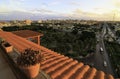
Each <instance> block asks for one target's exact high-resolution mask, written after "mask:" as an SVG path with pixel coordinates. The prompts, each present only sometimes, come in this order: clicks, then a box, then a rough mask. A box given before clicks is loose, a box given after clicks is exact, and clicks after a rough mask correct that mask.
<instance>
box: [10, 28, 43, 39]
mask: <svg viewBox="0 0 120 79" xmlns="http://www.w3.org/2000/svg"><path fill="white" fill-rule="evenodd" d="M12 33H13V34H16V35H18V36H20V37H23V38H30V37H35V36H43V34H41V33H39V32H35V31H32V30H19V31H13V32H12Z"/></svg>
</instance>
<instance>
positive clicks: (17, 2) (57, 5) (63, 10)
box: [0, 0, 120, 21]
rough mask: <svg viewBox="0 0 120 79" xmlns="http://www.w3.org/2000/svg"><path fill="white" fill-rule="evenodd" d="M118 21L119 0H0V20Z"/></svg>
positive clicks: (119, 15)
mask: <svg viewBox="0 0 120 79" xmlns="http://www.w3.org/2000/svg"><path fill="white" fill-rule="evenodd" d="M24 19H31V20H40V19H84V20H116V21H120V0H0V20H24Z"/></svg>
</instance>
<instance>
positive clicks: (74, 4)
mask: <svg viewBox="0 0 120 79" xmlns="http://www.w3.org/2000/svg"><path fill="white" fill-rule="evenodd" d="M69 4H70V5H73V6H80V3H78V2H75V1H72V2H70V3H69Z"/></svg>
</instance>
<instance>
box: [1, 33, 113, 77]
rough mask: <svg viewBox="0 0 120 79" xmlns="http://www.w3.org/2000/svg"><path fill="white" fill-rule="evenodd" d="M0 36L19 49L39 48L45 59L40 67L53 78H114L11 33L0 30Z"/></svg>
mask: <svg viewBox="0 0 120 79" xmlns="http://www.w3.org/2000/svg"><path fill="white" fill-rule="evenodd" d="M0 37H2V38H4V39H5V40H6V41H8V42H9V43H10V44H11V45H13V46H14V48H16V49H17V50H19V51H23V50H24V49H26V48H31V47H32V49H34V50H41V51H42V54H44V55H45V56H46V60H45V61H44V62H42V64H41V69H42V70H43V71H45V72H46V73H47V74H49V75H50V77H51V78H53V79H114V78H113V76H112V75H109V74H105V73H104V72H102V71H98V70H96V69H95V68H90V67H89V66H88V65H84V64H83V63H81V62H80V63H79V62H78V61H76V60H73V59H72V58H68V57H66V56H64V55H60V54H58V53H57V52H54V51H52V50H50V49H47V48H45V47H43V46H39V45H37V44H35V43H33V42H30V41H28V40H26V39H25V38H22V37H19V36H17V35H15V34H13V33H10V32H4V31H0Z"/></svg>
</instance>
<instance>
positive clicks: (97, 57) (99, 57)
mask: <svg viewBox="0 0 120 79" xmlns="http://www.w3.org/2000/svg"><path fill="white" fill-rule="evenodd" d="M106 25H107V24H106V23H104V25H103V26H102V27H103V29H102V32H101V33H98V34H97V35H96V37H97V40H99V42H98V43H97V45H96V53H94V55H93V56H90V57H88V58H85V59H84V60H83V62H85V63H86V64H89V65H91V66H93V67H95V68H96V69H98V70H102V71H104V72H105V73H108V74H112V75H114V73H113V70H112V67H111V63H110V60H109V57H108V54H107V51H106V48H105V44H104V41H103V39H104V35H105V34H106V29H107V28H108V27H107V26H106ZM100 48H102V49H103V52H100ZM104 62H106V65H107V66H105V65H104Z"/></svg>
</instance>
